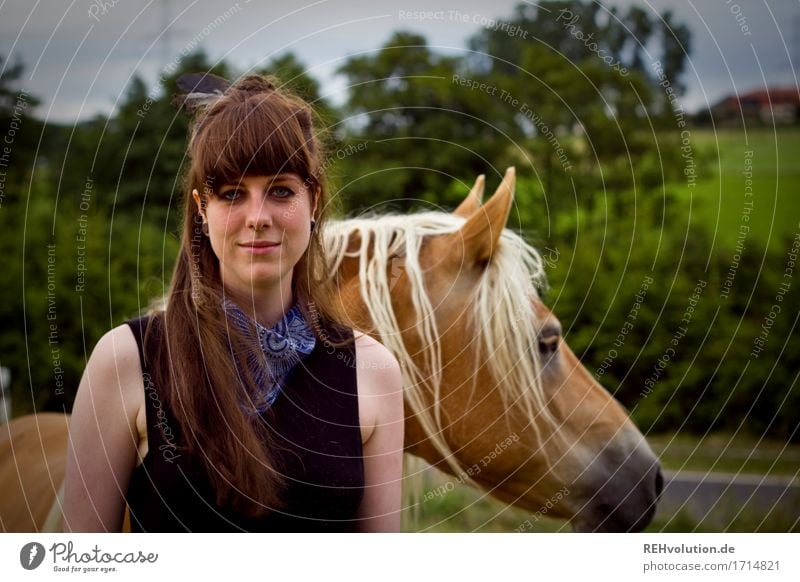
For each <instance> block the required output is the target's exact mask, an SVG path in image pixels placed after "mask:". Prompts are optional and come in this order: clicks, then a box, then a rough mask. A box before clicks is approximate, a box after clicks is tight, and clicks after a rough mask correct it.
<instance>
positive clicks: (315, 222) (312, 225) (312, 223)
mask: <svg viewBox="0 0 800 582" xmlns="http://www.w3.org/2000/svg"><path fill="white" fill-rule="evenodd" d="M315 226H317V221H316V220H312V221H311V232H314V227H315Z"/></svg>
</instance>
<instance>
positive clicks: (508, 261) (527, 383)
mask: <svg viewBox="0 0 800 582" xmlns="http://www.w3.org/2000/svg"><path fill="white" fill-rule="evenodd" d="M464 222H465V219H464V218H463V217H461V216H457V215H453V214H446V213H439V212H425V213H419V214H414V215H384V216H372V217H368V218H357V219H349V220H343V221H337V222H332V223H330V224H329V225H328V227H327V228H326V231H325V244H326V247H327V251H328V254H329V259H330V260H331V267H332V269H331V271H330V272H331V273H334V274H335V273H337V272H338V270H339V267H340V265H341V264H342V261H344V260H345V259H346V258H348V257H350V258H353V257H358V258H359V274H358V278H359V285H360V293H361V299H362V300H363V303H364V305H365V306H366V309H367V310H368V313H369V315H370V318H371V320H372V322H373V325H374V332H375V333H376V334H378V335H379V336H380V339H381V341H382V342H383V344H384V345H386V347H388V348H389V349H390V350H391V351H392V352H393V353H394V355H395V357H397V359H398V361H399V363H400V368H401V370H402V373H403V383H404V390H405V396H406V402H407V404H408V405H409V406H410V407H411V409H412V412H413V414H414V415H415V417H416V419H417V420H418V421H419V423H420V425H421V426H422V429H423V430H424V431H425V434H426V435H427V437H428V438H429V439H430V441H431V444H433V446H435V447H436V449H437V451H438V452H439V453H440V454H441V455H442V458H443V459H445V460H446V461H447V463H448V464H449V466H450V467H451V468H452V469H453V470H454V471H455V472H454V474H458V472H459V471H461V470H462V468H461V467H460V466H459V465H458V463H457V461H456V460H455V456H454V454H453V453H454V451H452V450H451V449H450V447H449V446H448V444H447V442H446V441H445V439H444V437H443V434H444V433H443V429H444V428H445V427H444V426H443V424H442V410H441V381H442V357H441V349H440V346H441V333H440V330H439V329H438V327H437V324H436V318H435V316H434V306H433V305H432V304H431V302H430V299H429V298H428V296H427V294H426V291H425V283H424V275H423V270H422V268H421V266H420V263H419V252H420V248H421V246H422V244H423V241H424V239H425V237H429V236H435V235H444V234H450V233H453V232H456V231H458V230H459V229H460V228H461V226H463V224H464ZM353 236H358V237H359V240H360V243H361V244H360V248H358V249H354V250H348V247H349V243H350V240H351V237H353ZM400 260H403V263H404V270H405V274H406V276H407V278H408V281H409V284H410V288H411V302H412V304H413V309H414V314H415V316H416V321H417V325H416V330H417V333H418V334H419V338H420V340H421V344H422V345H423V346H425V347H424V353H423V356H422V360H423V362H424V365H423V366H420V365H417V364H416V363H415V362H414V360H413V359H412V356H411V354H410V353H409V352H408V350H407V349H406V347H405V344H404V343H403V339H402V334H401V331H402V330H401V329H400V327H399V325H398V320H397V314H396V313H395V310H394V308H393V305H392V301H391V296H390V293H391V288H392V285H393V283H394V280H395V278H396V277H397V275H398V273H397V271H398V268H400V267H399V265H400ZM544 285H545V274H544V265H543V261H542V259H541V257H540V255H539V253H538V252H537V251H536V249H534V248H533V247H532V246H530V245H529V244H528V243H526V242H525V241H524V240H523V239H522V237H520V236H519V235H517V234H515V233H514V232H512V231H511V230H509V229H504V230H503V232H502V235H501V239H500V244H499V245H498V247H497V250H496V252H495V253H494V254H493V255H492V257H491V260H490V261H489V262H488V264H487V265H486V268H485V270H484V271H483V274H482V275H481V278H480V281H479V283H478V285H477V287H476V289H475V292H474V295H473V300H472V302H471V313H470V314H469V316H470V317H471V322H472V325H473V328H474V329H475V331H476V333H477V334H478V336H479V337H478V340H479V342H478V345H479V346H480V347H479V349H478V350H476V352H475V353H476V361H475V366H474V368H473V370H478V369H479V367H480V366H481V365H486V366H487V367H488V370H489V372H490V374H491V376H492V378H494V382H495V387H496V388H497V389H499V391H500V395H501V397H502V399H503V404H504V408H505V409H506V410H509V409H510V408H511V407H512V406H513V407H519V408H521V409H522V411H524V413H525V414H526V417H527V418H528V419H529V422H530V425H532V426H533V428H534V430H535V431H536V433H537V436H538V434H539V433H538V428H537V425H536V422H534V421H535V420H536V419H537V416H541V419H542V420H544V421H545V422H549V423H552V425H553V426H555V421H554V420H553V418H552V416H551V414H550V413H549V411H548V408H547V398H546V396H545V393H544V390H543V386H542V382H541V380H540V371H541V362H540V358H539V353H538V337H537V332H538V330H537V329H535V328H534V325H533V322H534V321H536V317H535V313H534V307H533V302H532V301H531V299H532V296H538V294H537V287H541V286H544ZM476 378H477V375H475V376H473V383H472V395H474V394H475V388H476V386H475V379H476ZM426 385H427V386H428V387H429V389H430V390H432V392H433V405H432V406H430V407H429V406H427V405H426V401H427V398H425V396H424V393H425V386H426ZM506 418H507V417H506Z"/></svg>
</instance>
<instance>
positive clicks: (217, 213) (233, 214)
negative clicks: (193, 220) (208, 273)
mask: <svg viewBox="0 0 800 582" xmlns="http://www.w3.org/2000/svg"><path fill="white" fill-rule="evenodd" d="M218 193H219V194H218V195H217V196H214V195H211V196H207V197H206V204H205V208H203V207H202V205H201V201H202V200H201V197H200V195H199V193H198V192H197V190H194V191H192V196H193V197H194V200H195V202H196V203H197V206H198V211H199V212H200V213H201V215H203V216H204V219H205V221H206V222H207V223H208V236H209V239H210V241H211V247H212V248H213V249H214V253H215V254H216V255H217V258H218V259H219V264H220V272H221V274H222V282H223V285H224V286H225V288H226V289H227V290H228V291H229V292H232V293H234V294H241V295H244V296H250V295H252V294H253V293H254V292H256V291H268V290H270V289H273V290H274V289H281V290H283V291H284V292H285V293H290V292H291V291H290V290H291V283H292V270H293V269H294V266H295V265H296V264H297V262H298V261H299V260H300V258H301V257H302V256H303V253H304V252H305V251H306V248H308V243H309V240H310V236H311V219H312V217H313V215H314V211H315V209H316V205H317V196H316V193H315V192H312V191H311V190H310V189H309V187H308V186H307V185H306V184H305V183H304V181H303V180H302V179H301V178H300V176H298V175H297V174H278V175H275V176H248V177H245V178H242V180H241V181H240V182H239V183H237V184H223V185H222V186H221V187H220V188H219V190H218ZM312 198H313V199H312Z"/></svg>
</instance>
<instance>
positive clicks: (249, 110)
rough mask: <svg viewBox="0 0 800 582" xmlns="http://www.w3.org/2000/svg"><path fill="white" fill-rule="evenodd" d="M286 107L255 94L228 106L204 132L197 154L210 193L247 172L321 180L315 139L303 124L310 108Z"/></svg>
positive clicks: (199, 166)
mask: <svg viewBox="0 0 800 582" xmlns="http://www.w3.org/2000/svg"><path fill="white" fill-rule="evenodd" d="M276 105H278V106H277V107H276ZM281 105H283V104H276V103H274V102H270V101H269V100H268V99H263V98H261V99H259V98H251V99H248V100H247V101H245V102H242V103H239V104H236V105H235V106H232V107H228V108H226V109H225V110H224V111H223V112H221V113H220V114H219V115H216V116H215V119H214V123H212V124H208V125H207V127H205V128H203V129H202V130H201V132H200V135H198V136H197V137H198V138H199V139H197V140H196V141H195V143H196V144H197V150H198V151H196V152H195V155H196V156H197V161H198V162H199V164H198V169H200V170H201V172H202V176H197V178H198V179H200V180H201V181H202V183H203V188H204V192H205V193H206V194H217V193H218V192H219V190H220V188H221V187H222V186H223V185H225V184H238V183H239V181H240V180H241V179H242V178H243V177H246V176H274V175H277V174H287V173H293V174H297V175H298V176H300V177H301V178H302V179H303V180H310V181H311V182H313V183H316V182H317V176H316V172H317V162H316V155H315V154H314V151H313V149H314V141H313V139H312V136H311V135H310V128H309V131H304V128H303V123H302V121H303V120H302V117H303V115H304V113H305V112H304V111H302V110H295V111H292V110H288V109H289V108H287V107H282V106H281Z"/></svg>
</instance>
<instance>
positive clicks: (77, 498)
mask: <svg viewBox="0 0 800 582" xmlns="http://www.w3.org/2000/svg"><path fill="white" fill-rule="evenodd" d="M143 405H144V382H143V379H142V370H141V364H140V363H139V352H138V347H137V345H136V340H135V338H134V337H133V333H132V331H131V330H130V328H129V327H128V326H127V325H122V326H120V327H117V328H115V329H113V330H111V331H110V332H108V333H107V334H106V335H104V336H103V337H102V338H101V339H100V341H99V342H98V343H97V346H95V349H94V351H93V352H92V355H91V357H90V358H89V362H88V363H87V365H86V370H85V371H84V373H83V377H82V379H81V383H80V386H79V388H78V394H77V396H76V398H75V404H74V406H73V409H72V418H71V421H70V430H69V441H68V443H67V447H68V450H67V466H66V473H65V476H64V531H76V532H77V531H81V532H102V531H117V532H118V531H120V530H121V529H122V522H123V518H124V515H125V494H126V493H127V490H128V483H129V482H130V478H131V474H132V473H133V470H134V468H135V466H136V450H137V446H138V434H137V430H136V416H137V414H138V413H139V409H140V408H141V407H142V406H143Z"/></svg>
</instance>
